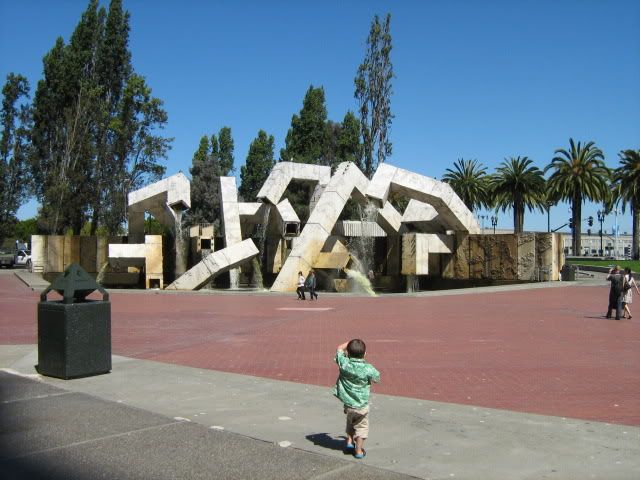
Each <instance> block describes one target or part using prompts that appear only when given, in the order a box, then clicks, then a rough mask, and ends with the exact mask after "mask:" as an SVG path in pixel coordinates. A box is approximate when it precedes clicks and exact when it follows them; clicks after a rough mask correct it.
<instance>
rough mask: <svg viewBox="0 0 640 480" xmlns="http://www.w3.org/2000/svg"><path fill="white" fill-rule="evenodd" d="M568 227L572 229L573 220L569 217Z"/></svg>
mask: <svg viewBox="0 0 640 480" xmlns="http://www.w3.org/2000/svg"><path fill="white" fill-rule="evenodd" d="M569 228H570V229H571V230H573V220H572V219H569Z"/></svg>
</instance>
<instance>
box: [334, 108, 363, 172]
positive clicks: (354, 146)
mask: <svg viewBox="0 0 640 480" xmlns="http://www.w3.org/2000/svg"><path fill="white" fill-rule="evenodd" d="M341 127H342V128H341V129H340V131H339V134H338V145H337V152H338V153H337V157H338V159H339V160H340V162H353V163H355V164H356V165H357V166H358V168H360V170H363V171H364V165H363V163H362V142H361V141H360V122H359V121H358V118H357V117H356V116H355V114H354V113H353V112H351V111H348V112H347V113H346V114H345V116H344V118H343V119H342V126H341Z"/></svg>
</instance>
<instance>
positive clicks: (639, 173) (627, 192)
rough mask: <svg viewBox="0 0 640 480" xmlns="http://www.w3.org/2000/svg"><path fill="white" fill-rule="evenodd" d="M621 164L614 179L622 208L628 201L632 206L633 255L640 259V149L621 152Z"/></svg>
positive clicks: (635, 258)
mask: <svg viewBox="0 0 640 480" xmlns="http://www.w3.org/2000/svg"><path fill="white" fill-rule="evenodd" d="M618 155H620V166H619V167H618V168H616V170H615V171H614V173H613V179H614V182H615V186H616V187H617V188H616V189H617V192H618V194H619V196H618V198H619V199H620V201H621V202H622V209H623V211H624V207H625V205H626V204H627V203H629V205H630V206H631V215H632V217H633V231H632V233H633V241H632V250H631V255H632V257H633V259H634V260H639V259H640V241H639V240H640V150H624V151H622V152H620V153H619V154H618Z"/></svg>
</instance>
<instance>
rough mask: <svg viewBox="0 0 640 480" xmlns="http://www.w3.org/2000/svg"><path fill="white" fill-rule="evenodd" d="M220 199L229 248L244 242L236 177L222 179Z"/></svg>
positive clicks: (225, 238)
mask: <svg viewBox="0 0 640 480" xmlns="http://www.w3.org/2000/svg"><path fill="white" fill-rule="evenodd" d="M220 199H221V203H220V207H221V210H222V220H223V228H224V240H225V246H227V247H229V246H231V245H234V244H236V243H240V242H241V241H242V229H241V227H240V210H239V207H238V189H237V188H236V178H235V177H220Z"/></svg>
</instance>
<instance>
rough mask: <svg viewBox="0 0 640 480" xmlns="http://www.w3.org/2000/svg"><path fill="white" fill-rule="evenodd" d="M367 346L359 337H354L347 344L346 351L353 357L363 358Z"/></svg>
mask: <svg viewBox="0 0 640 480" xmlns="http://www.w3.org/2000/svg"><path fill="white" fill-rule="evenodd" d="M366 351H367V346H366V345H365V343H364V342H363V341H362V340H360V339H359V338H354V339H353V340H351V341H350V342H349V343H348V344H347V353H348V354H349V356H350V357H353V358H364V354H365V352H366Z"/></svg>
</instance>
